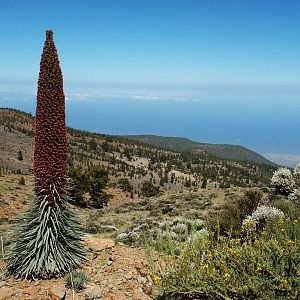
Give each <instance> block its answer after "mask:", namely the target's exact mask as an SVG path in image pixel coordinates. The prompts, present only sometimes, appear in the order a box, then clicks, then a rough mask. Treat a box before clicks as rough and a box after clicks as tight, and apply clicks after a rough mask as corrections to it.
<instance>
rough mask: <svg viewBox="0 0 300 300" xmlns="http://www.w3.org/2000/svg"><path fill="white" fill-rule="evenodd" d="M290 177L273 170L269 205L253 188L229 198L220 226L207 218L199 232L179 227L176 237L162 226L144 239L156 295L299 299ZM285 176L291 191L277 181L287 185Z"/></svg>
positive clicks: (298, 211) (297, 229)
mask: <svg viewBox="0 0 300 300" xmlns="http://www.w3.org/2000/svg"><path fill="white" fill-rule="evenodd" d="M296 170H297V169H296ZM285 173H286V171H285V172H281V171H280V172H279V175H280V176H281V175H282V174H285ZM287 173H288V174H289V172H287ZM296 175H297V172H296V171H294V173H293V176H294V177H293V176H289V178H285V180H284V181H282V180H281V179H280V180H278V181H276V177H278V172H277V173H276V172H275V180H274V177H273V179H272V182H273V186H274V182H275V189H274V190H271V191H270V194H269V197H268V199H269V203H263V202H267V201H262V194H261V193H260V192H258V191H251V192H246V193H245V195H244V196H243V197H241V198H240V199H238V200H237V199H235V200H234V201H232V203H231V204H230V205H229V206H227V207H225V209H223V210H221V213H220V215H219V217H222V213H223V214H224V215H223V219H224V218H225V219H226V217H228V220H227V223H226V224H225V225H226V226H225V225H224V222H223V223H221V224H220V223H219V222H218V221H216V222H215V223H213V222H211V220H210V221H209V219H208V220H207V224H205V222H203V224H202V229H201V230H196V228H195V227H192V228H191V230H187V229H186V228H185V227H184V226H182V225H180V228H181V227H182V230H181V232H180V235H179V237H180V238H179V239H178V238H174V234H173V233H172V232H173V229H172V226H166V227H164V228H162V229H164V230H165V232H164V233H163V234H160V235H159V236H157V238H156V239H155V240H152V241H151V242H149V243H148V249H149V260H150V262H151V266H152V272H153V280H154V282H155V283H156V285H157V286H158V288H159V291H160V296H159V299H160V300H167V299H172V300H176V299H177V300H184V299H211V300H223V299H224V300H225V299H253V300H254V299H299V297H300V261H299V251H300V245H299V238H300V207H299V202H298V200H297V199H295V200H294V199H293V198H292V197H290V194H291V193H293V192H295V190H297V189H299V181H297V177H296ZM283 176H285V175H283ZM289 179H291V180H292V181H293V182H292V184H293V189H289V190H287V189H285V190H284V192H283V189H282V188H278V187H279V184H281V185H282V182H284V184H285V186H287V187H289V186H290V183H289V182H288V180H289ZM295 179H296V180H295ZM276 182H277V183H278V185H277V186H276ZM230 214H231V215H232V217H229V216H230ZM221 221H222V218H221ZM223 221H224V220H223ZM173 222H174V221H173ZM170 224H172V222H171V223H170ZM180 224H182V222H181V223H180ZM220 225H221V226H220ZM222 226H223V228H222ZM230 228H231V230H229V229H230ZM225 229H226V230H225ZM164 236H167V237H168V238H164Z"/></svg>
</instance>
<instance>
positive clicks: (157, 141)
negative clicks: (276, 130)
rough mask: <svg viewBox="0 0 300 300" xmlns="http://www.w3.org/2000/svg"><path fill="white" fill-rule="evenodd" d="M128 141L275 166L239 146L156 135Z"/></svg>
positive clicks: (129, 136) (134, 136) (131, 136)
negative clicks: (200, 151) (199, 151)
mask: <svg viewBox="0 0 300 300" xmlns="http://www.w3.org/2000/svg"><path fill="white" fill-rule="evenodd" d="M125 137H126V138H128V139H131V140H134V141H140V142H142V143H146V144H149V145H152V146H155V147H161V148H164V149H168V150H174V151H191V150H202V151H205V152H206V153H207V154H209V155H212V156H215V157H217V158H223V159H233V160H241V161H247V162H252V163H255V164H266V165H270V166H275V165H276V164H275V163H273V162H271V161H269V160H267V159H266V158H265V157H263V156H262V155H260V154H258V153H256V152H254V151H251V150H249V149H247V148H245V147H242V146H239V145H230V144H208V143H200V142H194V141H191V140H189V139H187V138H183V137H163V136H157V135H127V136H125Z"/></svg>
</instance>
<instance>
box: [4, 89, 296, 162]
mask: <svg viewBox="0 0 300 300" xmlns="http://www.w3.org/2000/svg"><path fill="white" fill-rule="evenodd" d="M0 88H1V86H0ZM211 89H212V87H211ZM82 90H83V89H82V88H78V90H76V89H74V91H73V92H72V93H66V99H67V101H66V108H67V124H68V126H71V127H74V128H78V129H84V130H88V131H93V132H99V133H106V134H113V135H126V134H156V135H162V136H181V137H186V138H189V139H192V140H194V141H199V142H207V143H224V144H238V145H242V146H245V147H247V148H249V149H251V150H254V151H256V152H258V153H260V154H262V155H264V156H265V157H267V158H269V159H270V160H272V161H274V162H277V163H280V164H282V165H288V166H294V165H295V164H296V162H297V161H300V139H299V130H300V98H297V95H298V92H297V93H296V94H295V93H292V95H291V94H288V93H285V95H282V96H281V97H280V96H278V95H277V97H274V98H272V97H271V95H269V94H266V93H260V94H259V96H256V97H251V94H250V95H248V96H242V95H243V94H242V92H243V90H241V91H239V93H234V94H233V97H231V96H232V95H231V93H229V92H228V91H226V89H225V90H224V91H225V92H224V93H223V94H222V93H221V92H222V89H221V90H220V89H219V91H217V92H215V93H214V94H213V93H212V92H210V93H207V95H206V94H205V93H204V92H202V94H201V95H200V96H199V92H198V93H197V92H195V93H190V94H188V93H184V92H177V93H173V94H171V96H170V95H169V94H170V93H167V92H166V91H165V90H163V92H162V91H159V92H154V91H152V92H151V89H150V88H148V89H147V91H146V92H145V91H144V90H143V89H140V90H138V91H137V90H128V89H126V90H125V91H124V89H123V90H120V89H118V90H115V89H112V88H108V89H107V90H104V91H101V93H100V92H94V93H93V92H86V93H84V92H82ZM299 94H300V93H299ZM238 95H240V97H238ZM264 95H265V97H263V96H264ZM266 95H267V96H266ZM0 106H1V107H11V108H17V109H20V110H24V111H26V112H31V113H32V114H35V92H34V91H33V92H31V91H30V90H29V91H25V92H24V90H22V89H21V90H20V88H19V89H17V90H15V91H14V90H12V89H0Z"/></svg>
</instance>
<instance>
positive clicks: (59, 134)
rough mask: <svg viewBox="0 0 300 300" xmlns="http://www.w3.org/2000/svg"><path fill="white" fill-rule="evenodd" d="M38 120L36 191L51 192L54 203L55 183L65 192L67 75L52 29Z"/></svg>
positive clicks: (42, 65) (44, 58)
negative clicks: (64, 77)
mask: <svg viewBox="0 0 300 300" xmlns="http://www.w3.org/2000/svg"><path fill="white" fill-rule="evenodd" d="M35 122H36V123H35V141H34V142H35V146H34V162H33V171H34V175H35V185H36V187H35V192H36V194H37V195H48V198H47V200H48V203H49V204H54V202H55V200H56V199H55V198H54V197H55V194H54V193H53V185H54V186H55V189H56V191H57V193H58V194H59V195H63V194H64V192H65V178H66V173H67V129H66V122H65V95H64V90H63V76H62V72H61V69H60V64H59V59H58V55H57V50H56V47H55V44H54V41H53V32H52V30H47V31H46V41H45V44H44V49H43V53H42V57H41V63H40V73H39V80H38V91H37V108H36V120H35Z"/></svg>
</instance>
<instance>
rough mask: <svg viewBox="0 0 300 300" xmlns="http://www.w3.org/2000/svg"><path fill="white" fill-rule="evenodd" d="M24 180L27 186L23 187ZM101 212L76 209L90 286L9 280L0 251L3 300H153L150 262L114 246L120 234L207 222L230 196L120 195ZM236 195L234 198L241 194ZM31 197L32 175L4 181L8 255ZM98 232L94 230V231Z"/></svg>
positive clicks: (1, 227) (0, 218)
mask: <svg viewBox="0 0 300 300" xmlns="http://www.w3.org/2000/svg"><path fill="white" fill-rule="evenodd" d="M22 176H23V177H24V179H25V184H21V183H20V179H21V177H22ZM108 192H109V193H110V194H112V195H113V199H111V201H110V203H109V205H108V206H107V207H105V208H104V209H102V210H94V209H81V208H75V207H74V209H76V211H77V213H78V215H79V217H80V219H81V221H82V224H83V226H84V227H85V228H86V232H87V234H86V238H85V247H86V248H87V250H88V260H87V262H86V264H85V265H84V266H83V267H82V269H81V270H79V271H82V272H83V273H84V274H85V275H86V276H87V277H88V278H89V281H88V282H87V283H86V284H85V286H84V288H83V289H82V290H80V291H76V292H74V291H73V290H72V288H69V287H67V281H66V278H61V279H52V280H37V281H33V282H30V281H26V280H16V279H13V278H11V277H7V276H6V274H5V264H4V260H3V259H1V258H2V255H3V253H2V249H0V250H1V251H0V300H4V299H20V300H21V299H22V300H23V299H30V300H33V299H36V300H38V299H40V300H42V299H72V300H73V299H78V300H79V299H87V300H91V299H107V300H110V299H116V300H123V299H137V300H138V299H140V300H144V299H145V300H146V299H147V300H148V299H155V296H156V295H157V289H156V287H155V284H154V282H153V280H152V278H153V276H154V274H151V266H150V265H149V263H148V261H149V259H148V258H149V257H147V254H146V251H145V249H144V248H139V247H130V246H126V245H124V244H121V243H117V242H115V237H116V235H117V234H119V233H120V232H122V231H123V230H124V229H126V228H129V227H130V226H132V225H133V224H137V225H138V224H139V222H142V221H143V220H145V219H150V220H152V219H153V220H168V219H170V218H173V217H174V216H184V217H189V216H191V217H198V218H199V217H200V218H205V216H207V214H209V213H212V212H214V211H218V210H219V209H220V206H222V204H223V203H224V202H226V201H227V199H229V198H230V197H231V196H232V194H233V193H232V191H226V190H220V189H201V190H200V189H199V190H198V191H193V192H191V191H190V192H188V191H183V192H175V193H174V192H172V191H170V192H169V193H165V194H163V195H160V196H158V197H155V198H137V197H134V199H131V198H130V195H129V194H128V195H127V194H126V193H124V192H122V191H121V190H119V189H110V190H109V191H108ZM239 192H240V191H239V190H235V193H239ZM32 194H33V178H32V176H28V175H13V174H10V175H2V176H0V237H1V244H3V245H4V254H5V253H6V249H7V245H8V244H9V243H10V239H11V236H10V232H9V229H10V228H11V225H12V224H13V223H14V220H15V218H16V217H17V216H18V215H19V214H20V212H22V211H24V210H26V208H27V207H28V203H29V201H30V198H31V197H32ZM95 228H96V229H95Z"/></svg>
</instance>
